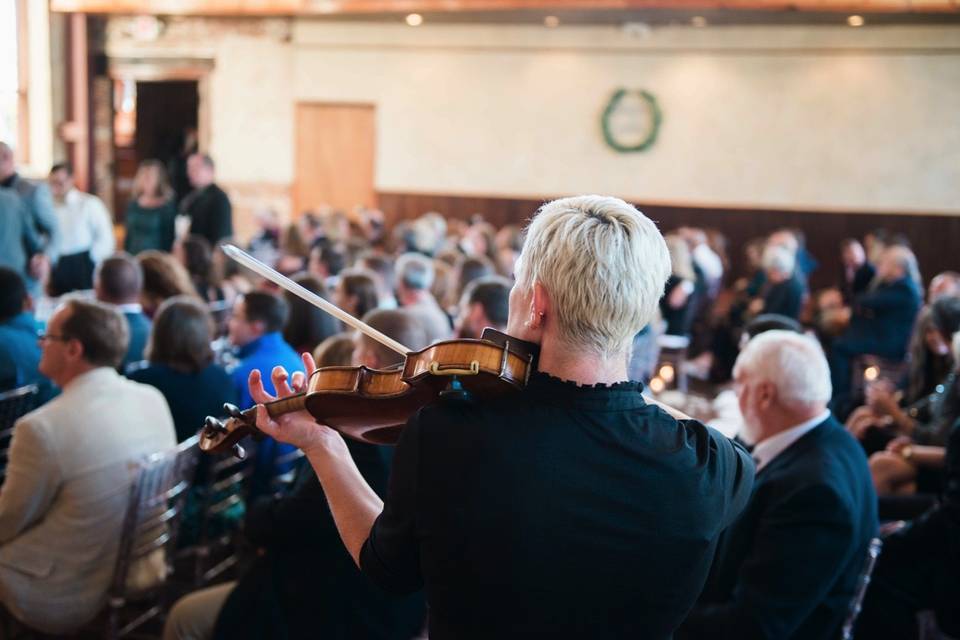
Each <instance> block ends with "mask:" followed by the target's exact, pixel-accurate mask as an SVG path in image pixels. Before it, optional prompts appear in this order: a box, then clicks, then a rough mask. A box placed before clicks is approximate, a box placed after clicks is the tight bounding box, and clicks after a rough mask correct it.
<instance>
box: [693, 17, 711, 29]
mask: <svg viewBox="0 0 960 640" xmlns="http://www.w3.org/2000/svg"><path fill="white" fill-rule="evenodd" d="M690 24H691V25H693V26H695V27H705V26H707V19H706V18H704V17H703V16H693V17H692V18H690Z"/></svg>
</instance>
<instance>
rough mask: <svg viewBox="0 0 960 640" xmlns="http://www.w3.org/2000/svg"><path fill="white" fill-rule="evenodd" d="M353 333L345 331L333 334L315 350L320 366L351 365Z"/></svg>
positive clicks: (315, 357) (315, 356)
mask: <svg viewBox="0 0 960 640" xmlns="http://www.w3.org/2000/svg"><path fill="white" fill-rule="evenodd" d="M354 347H355V343H354V341H353V333H352V332H350V331H344V332H343V333H338V334H336V335H332V336H330V337H329V338H327V339H326V340H324V341H323V342H321V343H320V344H319V345H318V346H317V348H316V349H314V350H313V359H314V360H315V361H316V363H317V366H318V367H349V366H350V365H351V364H353V349H354Z"/></svg>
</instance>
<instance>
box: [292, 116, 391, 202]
mask: <svg viewBox="0 0 960 640" xmlns="http://www.w3.org/2000/svg"><path fill="white" fill-rule="evenodd" d="M296 123H297V129H296V139H297V142H296V178H295V181H294V185H293V207H294V209H293V211H294V215H295V216H296V215H299V214H300V213H302V212H304V211H306V210H309V209H314V208H317V207H320V206H323V205H330V206H332V207H336V208H340V209H345V210H350V209H352V208H353V207H354V206H356V205H363V206H366V207H372V206H375V205H376V193H375V192H374V189H373V166H374V157H375V156H374V151H375V148H376V130H375V122H374V109H373V107H372V106H371V105H354V104H320V103H298V104H297V118H296Z"/></svg>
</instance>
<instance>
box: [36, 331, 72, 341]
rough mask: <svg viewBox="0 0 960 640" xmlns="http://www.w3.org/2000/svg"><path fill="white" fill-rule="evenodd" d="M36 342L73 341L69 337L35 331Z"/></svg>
mask: <svg viewBox="0 0 960 640" xmlns="http://www.w3.org/2000/svg"><path fill="white" fill-rule="evenodd" d="M37 340H38V341H40V342H44V341H45V340H60V341H62V342H67V341H68V340H73V338H71V337H70V336H58V335H54V334H52V333H44V332H43V331H37Z"/></svg>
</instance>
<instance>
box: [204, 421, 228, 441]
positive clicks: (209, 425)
mask: <svg viewBox="0 0 960 640" xmlns="http://www.w3.org/2000/svg"><path fill="white" fill-rule="evenodd" d="M203 427H204V431H203V433H204V435H205V436H206V437H208V438H212V437H213V436H214V434H223V433H226V432H227V428H226V427H225V426H224V425H223V423H222V422H220V421H219V420H217V419H216V418H214V417H213V416H207V417H206V419H205V420H204V421H203Z"/></svg>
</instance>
